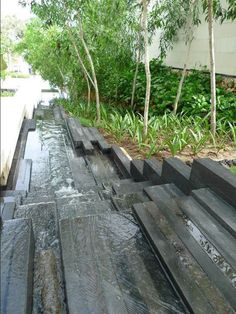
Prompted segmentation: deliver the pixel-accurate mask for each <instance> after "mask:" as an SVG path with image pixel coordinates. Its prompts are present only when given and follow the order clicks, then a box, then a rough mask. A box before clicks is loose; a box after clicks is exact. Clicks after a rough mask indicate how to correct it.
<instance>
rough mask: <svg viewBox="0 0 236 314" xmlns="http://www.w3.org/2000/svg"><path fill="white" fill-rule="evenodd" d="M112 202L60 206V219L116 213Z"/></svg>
mask: <svg viewBox="0 0 236 314" xmlns="http://www.w3.org/2000/svg"><path fill="white" fill-rule="evenodd" d="M114 210H115V208H114V206H113V205H112V202H111V201H108V200H105V201H101V200H100V201H96V202H94V201H90V202H80V203H77V204H75V203H73V204H65V205H63V206H58V214H59V219H67V218H70V219H73V218H77V217H82V216H88V215H98V214H104V213H109V212H111V211H114Z"/></svg>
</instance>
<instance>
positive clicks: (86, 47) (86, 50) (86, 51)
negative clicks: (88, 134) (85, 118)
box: [78, 17, 101, 123]
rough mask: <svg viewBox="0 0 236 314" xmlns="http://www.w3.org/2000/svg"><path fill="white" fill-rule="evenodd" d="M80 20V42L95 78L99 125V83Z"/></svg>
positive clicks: (98, 120)
mask: <svg viewBox="0 0 236 314" xmlns="http://www.w3.org/2000/svg"><path fill="white" fill-rule="evenodd" d="M78 20H79V37H80V40H81V42H82V44H83V46H84V50H85V53H86V55H87V58H88V61H89V64H90V67H91V71H92V77H93V83H94V89H95V97H96V109H97V122H98V123H99V122H100V121H101V111H100V100H99V89H98V83H97V76H96V72H95V68H94V64H93V59H92V57H91V54H90V52H89V49H88V46H87V44H86V42H85V40H84V33H83V27H82V22H81V20H80V17H79V18H78Z"/></svg>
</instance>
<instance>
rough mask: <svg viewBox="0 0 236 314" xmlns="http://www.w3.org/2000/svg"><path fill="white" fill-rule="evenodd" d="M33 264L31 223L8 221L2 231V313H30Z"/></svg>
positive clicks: (25, 220) (28, 220) (26, 221)
mask: <svg viewBox="0 0 236 314" xmlns="http://www.w3.org/2000/svg"><path fill="white" fill-rule="evenodd" d="M33 260H34V242H33V231H32V226H31V220H30V219H14V220H8V221H5V222H4V223H3V227H2V230H1V313H19V314H25V313H31V310H32V290H33Z"/></svg>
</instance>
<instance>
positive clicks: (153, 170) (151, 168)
mask: <svg viewBox="0 0 236 314" xmlns="http://www.w3.org/2000/svg"><path fill="white" fill-rule="evenodd" d="M161 172H162V163H161V162H159V161H158V160H156V159H147V160H144V165H143V175H144V176H145V178H146V179H147V180H151V181H152V182H153V183H154V184H162V183H163V182H162V180H161Z"/></svg>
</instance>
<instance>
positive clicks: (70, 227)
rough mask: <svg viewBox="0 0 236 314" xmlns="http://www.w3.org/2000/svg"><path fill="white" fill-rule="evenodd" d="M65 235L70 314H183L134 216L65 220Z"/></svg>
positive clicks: (108, 214) (63, 234)
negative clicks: (166, 313)
mask: <svg viewBox="0 0 236 314" xmlns="http://www.w3.org/2000/svg"><path fill="white" fill-rule="evenodd" d="M60 235H61V244H62V245H61V246H62V260H63V265H64V273H65V286H66V294H67V300H68V310H69V312H70V313H83V314H87V313H93V312H96V313H97V314H104V313H112V314H121V313H122V314H123V313H129V314H137V313H142V314H150V313H163V312H164V313H165V312H166V311H167V312H168V311H170V312H174V313H178V312H181V313H183V312H184V309H183V306H182V303H181V301H180V300H179V298H178V297H177V296H176V295H175V294H174V292H173V289H172V287H171V285H170V284H169V282H168V280H167V279H166V278H165V275H164V274H163V271H162V269H161V267H160V265H159V264H158V263H157V260H156V258H155V256H154V254H153V252H152V251H151V249H150V246H149V244H148V243H147V241H146V240H145V238H144V237H143V235H142V234H141V232H140V230H139V226H138V225H137V223H136V221H135V220H134V217H133V216H132V215H128V214H126V213H122V215H121V214H120V213H119V214H110V213H106V214H103V215H94V216H86V217H79V218H76V219H65V220H61V221H60Z"/></svg>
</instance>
